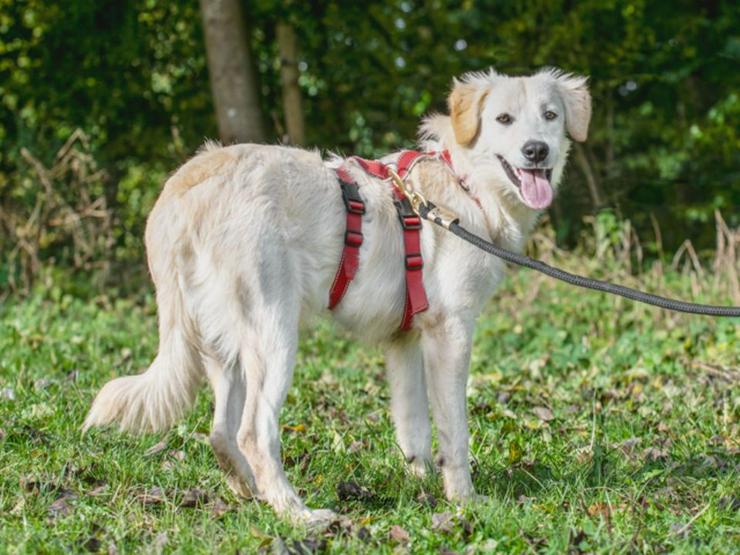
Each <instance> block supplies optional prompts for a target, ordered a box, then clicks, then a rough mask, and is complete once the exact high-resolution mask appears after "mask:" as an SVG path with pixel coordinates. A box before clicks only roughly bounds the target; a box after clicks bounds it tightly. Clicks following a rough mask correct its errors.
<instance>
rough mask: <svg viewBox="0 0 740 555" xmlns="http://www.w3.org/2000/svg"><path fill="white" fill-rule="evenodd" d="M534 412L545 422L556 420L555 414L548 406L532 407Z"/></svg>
mask: <svg viewBox="0 0 740 555" xmlns="http://www.w3.org/2000/svg"><path fill="white" fill-rule="evenodd" d="M532 412H533V413H534V415H535V416H536V417H537V418H539V419H540V420H542V421H543V422H550V421H551V420H555V415H554V414H553V413H552V411H551V410H550V409H548V408H547V407H534V408H533V409H532Z"/></svg>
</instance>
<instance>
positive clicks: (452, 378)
mask: <svg viewBox="0 0 740 555" xmlns="http://www.w3.org/2000/svg"><path fill="white" fill-rule="evenodd" d="M472 332H473V325H472V322H467V321H465V320H463V319H460V318H453V319H446V320H443V321H441V322H439V323H438V324H437V325H435V326H434V327H433V328H430V329H427V330H425V331H424V333H423V334H422V348H423V354H424V369H425V372H426V377H427V383H428V386H429V387H428V389H429V398H430V401H431V405H432V413H433V414H434V423H435V424H436V426H437V433H438V436H439V456H438V459H437V462H438V464H439V466H440V467H441V468H442V476H443V478H444V488H445V494H446V495H447V498H448V499H449V500H451V501H466V500H469V499H472V498H473V497H474V496H475V490H474V489H473V482H472V480H471V478H470V466H469V463H468V421H467V411H466V407H465V402H466V399H465V388H466V385H467V381H468V365H469V364H470V348H471V341H472Z"/></svg>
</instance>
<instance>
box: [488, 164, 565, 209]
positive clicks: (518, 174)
mask: <svg viewBox="0 0 740 555" xmlns="http://www.w3.org/2000/svg"><path fill="white" fill-rule="evenodd" d="M496 156H498V159H499V161H500V162H501V166H502V167H503V168H504V172H506V175H507V177H508V178H509V180H510V181H511V182H512V183H513V184H514V186H515V187H516V189H517V191H518V192H519V197H520V198H521V199H522V202H523V203H524V204H526V205H527V206H528V207H529V208H532V209H533V210H542V209H544V208H547V207H548V206H550V204H552V199H553V197H554V196H555V195H554V192H553V189H552V183H550V180H551V179H552V168H549V169H544V168H515V167H513V166H512V165H511V164H509V163H508V162H507V161H506V159H505V158H504V157H503V156H501V155H498V154H497V155H496Z"/></svg>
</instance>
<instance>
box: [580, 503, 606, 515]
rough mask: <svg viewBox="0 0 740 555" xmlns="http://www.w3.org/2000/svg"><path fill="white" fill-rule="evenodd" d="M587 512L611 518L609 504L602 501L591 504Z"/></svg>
mask: <svg viewBox="0 0 740 555" xmlns="http://www.w3.org/2000/svg"><path fill="white" fill-rule="evenodd" d="M586 512H587V513H588V514H589V516H603V517H604V518H609V517H610V516H611V509H610V508H609V505H607V504H606V503H601V502H597V503H594V504H593V505H591V506H589V508H588V509H586Z"/></svg>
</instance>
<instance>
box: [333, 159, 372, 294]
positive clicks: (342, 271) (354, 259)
mask: <svg viewBox="0 0 740 555" xmlns="http://www.w3.org/2000/svg"><path fill="white" fill-rule="evenodd" d="M336 173H337V177H339V185H340V187H341V188H342V200H343V201H344V207H345V209H346V210H347V227H346V229H345V232H344V248H343V249H342V258H341V260H340V261H339V268H338V269H337V273H336V275H335V276H334V282H333V283H332V284H331V289H330V290H329V309H333V308H334V307H335V306H337V304H338V303H339V301H341V300H342V297H344V294H345V293H346V292H347V287H349V282H350V281H352V279H353V278H354V277H355V274H356V273H357V268H359V266H360V247H361V246H362V240H363V237H362V215H363V214H364V213H365V201H363V200H362V197H361V196H360V191H359V189H358V187H357V183H355V182H354V181H353V180H352V178H351V177H350V175H349V174H348V173H347V172H346V171H345V170H344V168H338V169H337V171H336Z"/></svg>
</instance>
